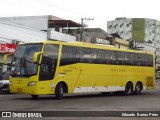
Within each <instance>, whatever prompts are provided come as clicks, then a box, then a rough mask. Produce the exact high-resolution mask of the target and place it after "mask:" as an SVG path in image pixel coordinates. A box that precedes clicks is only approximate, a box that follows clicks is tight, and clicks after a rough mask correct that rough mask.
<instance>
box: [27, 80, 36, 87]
mask: <svg viewBox="0 0 160 120" xmlns="http://www.w3.org/2000/svg"><path fill="white" fill-rule="evenodd" d="M33 85H36V82H35V81H33V82H29V83H28V86H33Z"/></svg>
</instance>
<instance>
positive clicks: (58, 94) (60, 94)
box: [55, 83, 64, 100]
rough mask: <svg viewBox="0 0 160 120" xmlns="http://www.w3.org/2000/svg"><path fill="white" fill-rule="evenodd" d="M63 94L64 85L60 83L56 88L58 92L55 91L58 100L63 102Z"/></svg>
mask: <svg viewBox="0 0 160 120" xmlns="http://www.w3.org/2000/svg"><path fill="white" fill-rule="evenodd" d="M63 93H64V89H63V85H62V83H59V84H58V85H57V87H56V90H55V95H56V98H57V99H58V100H61V99H62V98H63Z"/></svg>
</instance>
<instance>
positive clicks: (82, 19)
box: [80, 17, 94, 42]
mask: <svg viewBox="0 0 160 120" xmlns="http://www.w3.org/2000/svg"><path fill="white" fill-rule="evenodd" d="M84 20H86V21H85V22H84ZM89 20H94V18H90V17H89V18H86V17H85V18H81V33H80V41H81V42H83V41H82V36H83V24H84V23H86V22H88V21H89Z"/></svg>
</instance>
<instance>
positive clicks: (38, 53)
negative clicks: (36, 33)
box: [33, 52, 43, 63]
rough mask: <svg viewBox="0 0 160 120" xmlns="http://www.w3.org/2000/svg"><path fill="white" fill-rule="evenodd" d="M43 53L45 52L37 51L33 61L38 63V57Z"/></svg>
mask: <svg viewBox="0 0 160 120" xmlns="http://www.w3.org/2000/svg"><path fill="white" fill-rule="evenodd" d="M41 54H43V52H35V53H34V55H33V63H37V62H38V58H39V56H40V55H41Z"/></svg>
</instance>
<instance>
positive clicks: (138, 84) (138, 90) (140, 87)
mask: <svg viewBox="0 0 160 120" xmlns="http://www.w3.org/2000/svg"><path fill="white" fill-rule="evenodd" d="M141 90H142V84H141V83H140V82H138V83H137V84H136V86H135V91H134V94H136V95H139V94H140V93H141Z"/></svg>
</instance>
